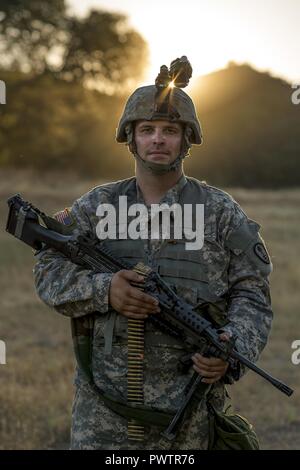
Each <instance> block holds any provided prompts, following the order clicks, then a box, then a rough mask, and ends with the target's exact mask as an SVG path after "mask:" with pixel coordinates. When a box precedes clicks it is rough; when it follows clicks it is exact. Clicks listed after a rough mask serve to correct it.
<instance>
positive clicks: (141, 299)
mask: <svg viewBox="0 0 300 470" xmlns="http://www.w3.org/2000/svg"><path fill="white" fill-rule="evenodd" d="M143 281H144V277H143V276H140V275H139V274H137V273H135V272H134V271H127V270H125V269H122V270H121V271H118V272H117V273H116V274H114V276H113V277H112V280H111V283H110V290H109V303H110V305H111V306H112V307H113V308H114V309H115V310H116V311H117V312H118V313H120V314H121V315H124V316H125V317H128V318H137V319H141V320H142V319H146V318H148V315H151V314H153V313H157V312H159V311H160V308H159V307H158V303H159V302H158V300H156V299H155V298H154V297H151V296H150V295H148V294H145V293H144V292H142V291H141V290H140V289H139V288H137V287H133V286H132V285H131V284H130V282H134V283H141V287H142V283H143Z"/></svg>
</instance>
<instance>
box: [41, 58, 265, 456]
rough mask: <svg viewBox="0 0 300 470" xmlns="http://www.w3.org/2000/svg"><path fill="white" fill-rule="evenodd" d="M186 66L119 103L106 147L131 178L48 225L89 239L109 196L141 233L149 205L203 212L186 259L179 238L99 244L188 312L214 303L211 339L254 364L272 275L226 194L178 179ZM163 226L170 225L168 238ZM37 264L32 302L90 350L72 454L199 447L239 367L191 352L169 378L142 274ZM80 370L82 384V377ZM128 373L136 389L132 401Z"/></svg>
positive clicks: (174, 358)
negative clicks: (173, 427)
mask: <svg viewBox="0 0 300 470" xmlns="http://www.w3.org/2000/svg"><path fill="white" fill-rule="evenodd" d="M189 67H190V64H189V62H188V61H187V59H186V58H185V57H183V58H181V59H180V60H179V59H177V60H176V61H173V63H172V64H171V68H170V71H168V68H167V67H165V66H163V67H162V68H161V72H160V74H159V76H158V78H157V80H156V85H153V86H146V87H142V88H138V89H137V90H136V91H135V92H134V93H133V94H132V95H131V96H130V97H129V99H128V101H127V104H126V106H125V109H124V112H123V115H122V117H121V120H120V122H119V126H118V129H117V137H116V138H117V141H118V142H120V143H126V144H127V145H128V147H129V150H130V152H131V153H132V154H133V156H134V158H135V161H136V174H135V177H132V178H129V179H126V180H123V181H117V182H114V183H109V184H104V185H101V186H98V187H96V188H94V189H92V190H91V191H89V192H88V193H87V194H85V195H83V196H82V197H81V198H79V199H78V200H77V201H75V202H74V204H73V206H72V208H71V210H70V211H69V212H67V216H66V211H64V212H63V213H62V214H58V216H57V217H58V218H59V220H64V221H65V223H67V224H73V226H74V233H82V232H85V231H87V230H89V231H92V232H95V231H96V229H97V224H98V223H99V217H98V216H97V208H98V207H99V205H101V204H105V203H106V204H107V203H108V204H112V205H113V207H115V208H116V211H117V214H119V212H118V211H119V203H118V201H119V196H124V195H126V196H127V204H128V206H130V205H132V204H136V203H139V204H143V205H144V206H145V207H147V217H146V219H145V220H144V223H147V222H149V220H150V219H151V211H150V206H151V205H152V204H158V203H160V204H162V203H166V204H167V205H168V206H169V207H170V206H172V204H179V205H180V206H181V207H182V208H183V207H184V204H187V203H189V204H192V205H193V206H194V205H196V204H204V217H205V219H204V222H205V223H204V244H203V247H202V248H201V249H196V250H189V251H187V250H186V248H185V244H184V242H185V241H186V240H184V239H182V240H180V239H178V240H175V239H174V238H173V239H163V238H162V237H160V238H158V239H151V237H150V236H149V237H148V238H145V239H141V238H139V239H130V238H122V237H119V239H117V240H116V239H109V238H107V239H105V240H103V245H104V246H105V247H106V248H109V249H110V251H111V252H112V253H113V254H114V255H115V256H116V257H118V258H120V259H122V260H124V261H129V262H131V263H132V266H133V265H136V264H137V263H138V262H143V263H144V265H146V266H150V267H151V268H153V269H155V270H159V273H160V275H161V276H162V277H163V278H164V280H165V281H166V282H167V283H168V284H169V285H170V286H172V288H173V289H174V290H175V291H176V292H177V294H178V295H179V296H181V297H183V298H184V299H185V300H186V301H188V302H190V303H191V304H192V305H194V306H195V305H201V304H203V302H208V303H209V305H223V306H224V309H222V310H221V309H219V308H215V309H214V308H211V309H210V310H209V312H208V315H209V318H210V320H211V321H213V323H214V324H215V325H216V327H219V328H220V329H221V332H222V334H221V338H222V339H223V340H224V341H227V340H228V339H229V338H230V337H232V336H233V335H234V336H235V337H236V348H237V349H238V350H239V352H241V353H242V354H244V355H245V356H246V357H248V358H249V359H251V360H252V361H256V360H257V359H258V357H259V355H260V353H261V351H262V350H263V348H264V346H265V345H266V342H267V338H268V334H269V331H270V327H271V321H272V310H271V306H270V295H269V284H268V276H269V274H270V272H271V269H272V267H271V266H272V265H271V262H270V259H269V256H268V254H267V251H266V248H265V245H264V242H263V240H262V238H261V236H260V235H259V228H260V227H259V225H258V224H257V223H256V222H254V221H253V220H251V219H249V218H248V217H247V215H246V214H245V213H244V212H243V210H242V209H241V207H240V206H239V205H238V204H237V202H235V201H234V199H233V198H232V197H231V196H230V195H229V194H228V193H226V192H224V191H222V190H220V189H217V188H214V187H212V186H209V185H207V184H206V183H204V182H200V181H198V180H196V179H193V178H189V177H187V176H185V175H184V173H183V160H184V158H185V157H186V156H187V155H188V153H189V150H190V147H191V145H193V144H201V142H202V132H201V127H200V124H199V120H198V118H197V115H196V111H195V108H194V104H193V102H192V100H191V98H190V97H189V96H188V95H187V94H186V93H185V92H184V91H183V90H182V89H181V88H182V87H184V86H185V85H186V84H187V82H188V79H189V77H190V75H191V68H190V69H189ZM172 82H173V83H172ZM172 85H173V86H172ZM174 85H175V86H174ZM129 219H130V217H129ZM127 221H128V220H127ZM172 224H174V220H173V219H172V217H171V229H174V226H173V227H172ZM119 229H120V227H119ZM37 258H38V261H37V264H36V267H35V282H36V289H37V292H38V294H39V296H40V297H41V299H42V300H43V301H44V302H45V303H46V304H47V305H49V306H51V307H54V308H55V309H56V310H57V311H58V312H59V313H61V314H63V315H66V316H68V317H70V318H71V319H72V322H73V333H74V340H75V347H76V351H77V353H78V351H79V350H80V346H82V345H83V344H85V345H86V344H88V347H89V348H90V349H87V350H88V351H89V352H90V353H89V352H88V354H87V355H86V356H85V357H83V356H81V358H80V357H79V366H78V367H77V371H76V378H75V387H76V392H75V398H74V403H73V410H72V433H71V448H72V449H158V448H172V449H185V450H188V449H207V448H208V444H209V412H208V407H207V403H208V402H209V403H210V404H212V405H213V406H214V407H215V408H216V409H218V410H222V409H223V407H224V403H225V399H226V388H225V384H226V383H229V384H230V383H233V382H234V381H237V380H239V379H240V377H241V376H242V375H243V374H244V372H245V371H244V368H243V367H240V366H239V365H238V364H237V365H236V367H233V366H230V367H228V363H227V362H224V361H223V360H221V359H219V358H215V357H204V356H203V355H201V354H200V353H196V354H193V356H192V360H191V361H190V364H189V365H188V366H187V367H185V368H182V369H179V368H178V363H180V359H182V357H183V356H184V355H185V353H186V350H185V346H184V344H183V342H182V341H181V340H180V339H178V338H174V337H172V336H171V335H169V334H168V333H167V332H164V331H161V330H160V329H157V328H156V327H154V326H153V324H152V323H151V322H149V321H147V320H148V319H149V317H151V316H152V315H156V316H159V314H160V307H159V305H158V302H157V300H156V299H155V298H154V297H152V296H150V295H147V294H145V293H143V292H142V289H141V288H139V286H142V284H139V283H142V281H143V279H144V277H143V276H145V275H146V273H143V272H136V271H134V270H121V271H119V272H117V273H115V274H112V273H108V272H105V270H103V271H104V272H101V273H96V274H95V273H92V272H90V271H87V270H85V269H83V268H81V267H80V266H77V265H74V264H72V263H71V262H70V261H69V260H67V259H66V258H64V257H63V256H62V255H60V254H58V253H57V252H55V251H53V250H46V251H42V252H40V253H39V254H37ZM133 284H134V285H133ZM134 322H136V323H134ZM141 324H142V325H144V330H143V329H142V327H141ZM129 325H131V326H130V327H129ZM132 325H133V330H132V331H133V336H132V331H131V329H132V328H131V327H132ZM134 325H139V326H140V327H141V330H140V332H139V335H140V337H139V338H140V340H141V339H142V340H143V341H144V346H143V347H144V351H143V354H141V355H140V358H139V359H140V361H139V364H138V367H140V369H139V368H138V369H134V366H133V369H130V367H129V359H128V350H129V347H130V344H131V342H132V341H133V340H132V338H135V336H134V332H135V330H134ZM143 334H144V337H142V336H143ZM87 338H88V342H87V343H86V342H85V341H86V340H87ZM83 350H84V348H81V353H82V351H83ZM77 356H78V355H77ZM79 356H80V354H79ZM80 359H81V360H80ZM87 363H88V367H87V368H86V367H85V364H87ZM87 370H89V371H91V376H90V377H92V379H88V378H87V375H88V374H86V371H87ZM136 371H137V372H136ZM195 371H196V372H198V373H199V374H201V375H202V376H203V377H204V379H203V380H202V384H201V385H202V388H201V387H200V388H199V390H198V392H197V393H196V394H195V397H194V398H193V400H192V402H191V406H190V407H189V409H188V410H187V412H186V416H185V419H184V420H183V422H182V424H181V426H180V428H179V432H178V434H177V436H176V438H175V440H174V441H173V442H171V443H166V440H165V439H164V438H163V437H162V436H161V430H162V427H163V426H165V423H166V422H168V419H169V418H170V416H172V415H174V413H175V412H176V410H177V409H178V407H179V406H180V403H181V400H182V397H183V392H184V389H185V387H186V384H187V382H188V381H189V378H190V377H191V375H192V374H193V373H194V372H195ZM135 372H136V381H137V385H136V387H137V389H134V390H133V392H132V390H131V389H132V386H133V385H132V384H134V380H135V374H134V373H135ZM132 377H133V378H134V380H133V382H132V381H131V382H130V380H132ZM141 378H142V384H141V383H139V382H140V381H141ZM141 388H142V389H141ZM132 393H133V395H132ZM130 394H131V395H130ZM130 396H131V402H132V403H133V404H134V400H135V399H136V403H137V404H139V406H138V407H136V409H138V408H139V409H141V410H142V411H143V420H142V421H143V422H141V420H139V418H138V416H137V415H134V414H133V415H132V414H131V415H129V414H128V409H127V408H126V404H125V405H124V400H125V401H126V398H127V400H128V401H130V400H129V397H130ZM136 396H137V398H135V397H136ZM132 397H133V398H132ZM133 409H134V407H133ZM131 411H132V407H131ZM139 416H141V415H139ZM150 416H151V417H150ZM149 417H150V418H149ZM128 423H129V424H128Z"/></svg>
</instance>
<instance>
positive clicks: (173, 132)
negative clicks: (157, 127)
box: [167, 128, 177, 134]
mask: <svg viewBox="0 0 300 470" xmlns="http://www.w3.org/2000/svg"><path fill="white" fill-rule="evenodd" d="M167 133H168V134H177V129H173V128H169V129H167Z"/></svg>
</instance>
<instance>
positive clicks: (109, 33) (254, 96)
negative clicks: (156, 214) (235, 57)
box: [0, 0, 300, 187]
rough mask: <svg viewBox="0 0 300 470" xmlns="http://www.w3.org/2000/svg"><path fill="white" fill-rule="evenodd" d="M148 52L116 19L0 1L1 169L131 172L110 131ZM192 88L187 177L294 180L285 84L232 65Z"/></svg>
mask: <svg viewBox="0 0 300 470" xmlns="http://www.w3.org/2000/svg"><path fill="white" fill-rule="evenodd" d="M187 54H188V51H187ZM147 58H148V49H147V45H146V43H145V41H144V39H143V38H142V37H141V36H140V35H139V33H137V32H136V31H134V30H133V29H132V28H131V27H130V26H129V25H128V22H127V19H126V17H124V16H123V15H120V14H116V13H110V12H106V11H100V10H91V11H90V12H89V13H88V14H87V16H86V17H84V18H77V17H74V16H71V15H70V14H69V13H68V12H67V9H66V5H65V1H64V0H53V1H51V2H48V1H45V0H39V1H37V0H26V1H21V0H9V1H6V0H1V3H0V79H1V80H4V81H5V83H6V86H7V104H6V105H0V168H1V167H5V166H13V167H16V166H18V167H19V168H22V167H33V168H35V169H37V170H50V169H56V170H57V169H62V170H64V171H76V172H78V173H80V174H85V175H91V174H92V175H99V177H102V178H124V177H127V176H129V175H131V174H132V171H133V158H132V157H130V155H129V154H128V151H127V150H126V148H125V146H123V145H118V144H116V143H115V140H114V137H115V129H116V126H117V123H118V119H119V117H120V114H121V112H122V109H123V106H124V104H125V97H126V96H128V94H129V92H130V91H131V90H133V89H134V88H135V87H136V86H137V85H138V84H139V83H140V82H141V80H142V77H143V72H144V70H145V68H146V65H147ZM154 78H155V77H153V81H154ZM92 87H93V88H95V87H96V88H97V89H92ZM191 94H192V96H193V98H194V101H195V104H196V107H197V110H198V115H199V117H200V120H201V123H202V127H203V132H204V144H203V145H202V146H200V147H194V148H193V149H192V157H191V158H190V159H188V160H187V162H186V172H187V174H190V175H193V176H195V177H198V178H200V179H205V180H206V181H207V182H209V183H211V184H216V185H238V186H246V187H255V186H256V187H282V186H292V185H299V174H300V172H299V166H300V159H299V156H300V132H299V122H300V120H299V117H300V105H299V106H295V105H293V104H292V102H291V94H292V88H291V87H290V85H289V84H288V83H286V82H284V81H283V80H280V79H276V78H274V77H272V76H270V75H269V74H267V73H260V72H257V71H255V70H254V69H252V68H251V67H250V66H248V65H236V64H233V63H231V64H230V65H229V66H228V68H226V69H224V70H221V71H217V72H214V73H212V74H210V75H207V76H205V77H201V78H200V79H198V80H194V85H193V89H192V90H191Z"/></svg>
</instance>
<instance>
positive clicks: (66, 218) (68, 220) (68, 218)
mask: <svg viewBox="0 0 300 470" xmlns="http://www.w3.org/2000/svg"><path fill="white" fill-rule="evenodd" d="M53 217H54V218H55V219H56V220H57V221H58V222H60V223H61V224H64V225H66V226H67V227H71V226H72V225H74V224H75V220H74V217H73V216H72V214H71V211H70V208H68V207H67V208H65V209H64V210H63V211H59V212H56V214H54V216H53Z"/></svg>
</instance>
